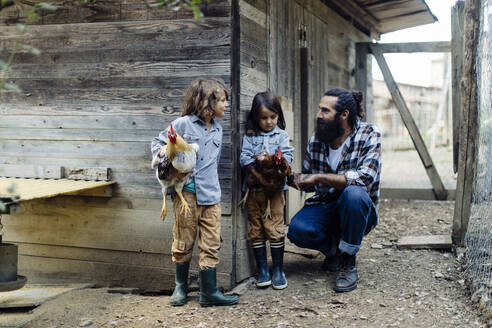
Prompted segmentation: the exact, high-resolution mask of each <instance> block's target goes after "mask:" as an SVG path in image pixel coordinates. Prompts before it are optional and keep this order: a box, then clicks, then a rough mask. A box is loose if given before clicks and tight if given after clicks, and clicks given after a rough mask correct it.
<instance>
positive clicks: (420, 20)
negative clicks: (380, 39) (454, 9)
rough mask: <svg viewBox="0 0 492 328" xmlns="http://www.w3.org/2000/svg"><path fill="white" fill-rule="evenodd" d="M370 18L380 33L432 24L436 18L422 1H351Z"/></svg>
mask: <svg viewBox="0 0 492 328" xmlns="http://www.w3.org/2000/svg"><path fill="white" fill-rule="evenodd" d="M352 1H353V2H354V3H356V4H357V5H358V6H359V7H360V8H361V9H362V10H363V11H365V12H366V13H367V15H368V16H370V20H371V21H373V22H374V23H375V26H374V28H375V29H376V30H378V31H379V32H380V33H388V32H394V31H397V30H402V29H405V28H409V27H414V26H419V25H425V24H430V23H434V22H436V21H437V18H436V16H434V14H433V13H432V12H431V10H430V9H429V6H428V5H427V4H426V3H425V1H424V0H352Z"/></svg>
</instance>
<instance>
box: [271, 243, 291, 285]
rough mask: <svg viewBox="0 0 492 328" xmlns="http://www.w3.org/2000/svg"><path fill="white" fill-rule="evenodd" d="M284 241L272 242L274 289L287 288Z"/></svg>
mask: <svg viewBox="0 0 492 328" xmlns="http://www.w3.org/2000/svg"><path fill="white" fill-rule="evenodd" d="M284 247H285V243H284V241H283V240H282V241H279V242H273V243H272V242H270V251H271V253H272V287H273V289H284V288H287V279H286V278H285V273H284V268H283V266H284Z"/></svg>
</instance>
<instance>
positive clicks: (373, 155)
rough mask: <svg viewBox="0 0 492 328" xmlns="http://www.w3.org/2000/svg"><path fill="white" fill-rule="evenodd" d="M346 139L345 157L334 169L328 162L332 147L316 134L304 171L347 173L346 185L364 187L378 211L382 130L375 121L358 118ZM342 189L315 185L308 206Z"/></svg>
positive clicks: (309, 149)
mask: <svg viewBox="0 0 492 328" xmlns="http://www.w3.org/2000/svg"><path fill="white" fill-rule="evenodd" d="M349 139H350V141H349V142H345V144H344V145H343V150H342V159H341V160H340V163H339V164H338V166H337V169H336V170H335V171H333V170H332V169H331V167H330V164H329V162H328V153H329V147H328V146H327V145H325V144H324V143H323V142H320V141H318V140H316V135H315V134H313V136H311V139H310V140H309V144H308V146H307V149H306V157H305V159H304V162H303V167H302V173H306V174H309V173H313V174H316V173H335V174H344V175H345V178H346V179H347V186H349V185H357V186H362V187H365V188H366V190H367V192H368V194H369V197H370V198H371V200H372V202H373V206H374V208H375V210H376V213H377V210H378V205H379V185H380V174H381V133H380V132H379V130H378V128H377V127H376V126H375V125H374V124H370V123H365V122H359V121H356V123H355V128H354V131H352V134H351V135H350V136H349ZM340 194H341V191H336V190H335V188H333V187H330V186H322V185H316V186H315V195H314V196H313V197H311V198H309V199H308V200H306V205H314V204H322V203H326V202H329V201H333V200H335V199H337V198H338V196H339V195H340Z"/></svg>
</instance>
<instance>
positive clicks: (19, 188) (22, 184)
mask: <svg viewBox="0 0 492 328" xmlns="http://www.w3.org/2000/svg"><path fill="white" fill-rule="evenodd" d="M114 183H115V182H114V181H82V180H77V181H76V180H68V179H27V178H3V177H0V196H2V197H17V201H19V202H23V201H28V200H33V199H39V198H50V197H55V196H58V195H63V194H66V193H73V192H79V191H87V192H88V193H90V190H91V189H94V188H98V187H106V186H110V185H112V184H114ZM11 186H13V188H11ZM96 194H97V195H100V193H96Z"/></svg>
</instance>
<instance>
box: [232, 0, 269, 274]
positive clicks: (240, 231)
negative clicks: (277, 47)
mask: <svg viewBox="0 0 492 328" xmlns="http://www.w3.org/2000/svg"><path fill="white" fill-rule="evenodd" d="M238 7H239V8H238V10H239V12H238V16H239V19H240V24H239V41H238V42H239V49H238V51H239V53H238V56H239V72H240V73H239V74H240V81H239V114H238V118H239V131H240V135H241V137H240V138H239V139H238V143H239V146H240V145H241V141H242V135H243V134H244V133H245V132H246V130H245V128H246V120H247V115H248V112H249V110H250V109H251V103H252V101H253V97H254V96H255V94H256V93H258V92H262V91H265V90H267V88H268V83H267V78H268V58H267V49H268V42H267V33H268V30H267V0H239V1H238ZM239 146H238V147H239ZM238 165H239V163H238ZM236 188H237V189H236V192H237V193H238V195H239V196H241V193H240V190H241V187H240V184H238V185H237V187H236ZM237 199H239V197H237ZM236 229H237V231H236V238H237V242H236V280H237V281H241V280H243V279H245V278H247V277H250V276H251V275H252V274H253V273H254V271H252V270H254V266H253V265H252V263H251V259H252V258H251V253H250V247H249V246H248V239H247V233H248V229H247V214H246V211H245V210H243V211H240V210H238V211H237V219H236Z"/></svg>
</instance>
